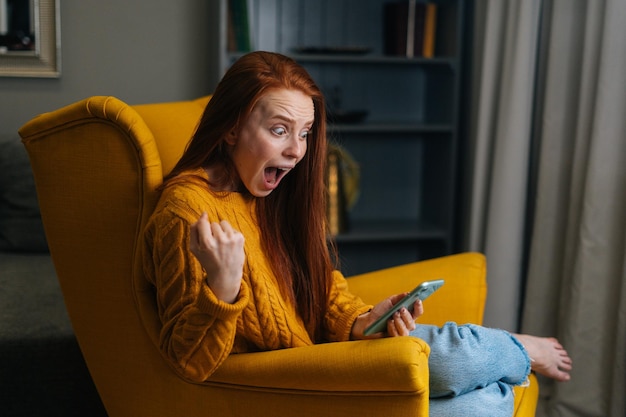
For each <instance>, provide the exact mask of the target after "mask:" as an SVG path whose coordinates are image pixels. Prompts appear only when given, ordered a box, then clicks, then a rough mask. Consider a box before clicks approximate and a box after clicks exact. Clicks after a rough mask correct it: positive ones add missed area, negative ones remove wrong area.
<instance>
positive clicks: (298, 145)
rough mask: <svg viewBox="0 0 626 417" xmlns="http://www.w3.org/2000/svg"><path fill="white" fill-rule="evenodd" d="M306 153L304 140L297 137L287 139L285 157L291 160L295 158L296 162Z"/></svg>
mask: <svg viewBox="0 0 626 417" xmlns="http://www.w3.org/2000/svg"><path fill="white" fill-rule="evenodd" d="M305 152H306V140H303V139H302V138H298V137H295V138H294V137H292V138H290V139H289V142H288V145H287V147H286V148H285V153H286V155H287V156H289V157H291V158H295V159H296V160H298V161H299V160H300V159H302V157H303V156H304V153H305Z"/></svg>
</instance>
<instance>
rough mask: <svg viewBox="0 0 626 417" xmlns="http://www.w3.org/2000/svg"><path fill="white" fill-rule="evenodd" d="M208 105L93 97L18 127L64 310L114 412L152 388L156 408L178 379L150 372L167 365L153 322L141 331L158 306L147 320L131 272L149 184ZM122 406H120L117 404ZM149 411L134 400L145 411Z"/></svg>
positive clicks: (150, 200) (141, 291)
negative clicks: (135, 102)
mask: <svg viewBox="0 0 626 417" xmlns="http://www.w3.org/2000/svg"><path fill="white" fill-rule="evenodd" d="M207 101H208V97H205V98H203V99H199V100H196V101H187V102H177V103H167V104H154V105H142V106H136V107H135V108H132V107H131V106H128V105H127V104H125V103H123V102H122V101H120V100H118V99H116V98H113V97H92V98H89V99H86V100H83V101H81V102H78V103H75V104H72V105H70V106H67V107H64V108H62V109H60V110H57V111H54V112H51V113H46V114H43V115H41V116H38V117H37V118H35V119H33V120H32V121H31V122H29V123H27V124H26V125H24V126H23V127H22V128H21V129H20V135H21V136H22V139H23V142H24V144H25V146H26V149H27V151H28V153H29V156H30V159H31V165H32V168H33V173H34V177H35V183H36V187H37V193H38V198H39V203H40V208H41V214H42V219H43V222H44V228H45V231H46V236H47V239H48V244H49V248H50V253H51V256H52V259H53V262H54V265H55V268H56V271H57V276H58V279H59V282H60V285H61V289H62V291H63V294H64V297H65V303H66V306H67V310H68V314H69V317H70V320H71V322H72V325H73V327H74V331H75V333H76V335H77V339H78V342H79V344H80V347H81V350H82V352H83V355H84V357H85V360H86V362H87V364H88V367H89V370H90V372H91V375H92V377H93V379H94V382H95V384H96V386H97V388H98V391H99V393H100V395H101V397H102V400H103V402H104V404H105V407H106V408H107V411H108V413H109V415H110V416H115V415H128V414H127V413H128V410H129V409H132V407H133V406H132V404H130V405H129V404H128V402H129V401H130V402H132V401H133V400H132V399H131V398H132V395H129V393H132V391H133V390H143V391H144V392H143V394H144V395H142V396H141V397H142V398H145V397H146V395H145V394H146V392H151V391H152V392H153V393H152V394H148V396H150V397H153V398H154V402H155V404H154V406H155V410H158V405H159V401H160V400H159V398H158V397H159V395H160V394H159V391H162V390H165V387H171V384H169V381H168V378H175V377H174V373H173V372H170V371H169V369H168V370H167V371H166V372H162V377H160V378H159V381H154V378H153V377H152V374H153V371H152V370H153V369H155V368H156V369H159V368H167V365H166V363H165V361H163V360H162V359H161V358H160V356H159V353H158V350H157V349H155V347H154V339H155V338H156V337H157V333H156V332H158V327H152V328H150V326H148V332H147V333H146V331H145V326H144V324H146V322H147V323H148V324H150V323H151V322H152V323H153V324H154V325H155V326H156V325H157V323H156V312H155V311H156V310H153V311H154V313H153V316H154V317H151V316H150V315H149V314H148V317H143V320H144V323H142V322H141V321H142V318H140V316H139V315H138V314H137V307H136V306H137V305H139V306H140V308H139V310H140V312H144V311H149V310H150V309H144V308H141V305H142V304H145V303H151V302H152V303H153V301H152V299H153V298H152V297H151V296H150V294H149V293H148V292H147V291H149V289H147V288H141V287H138V288H133V286H134V285H136V284H139V285H142V280H139V279H138V280H136V281H135V282H133V278H132V277H133V276H137V274H134V268H135V267H136V266H135V265H134V263H135V253H136V251H137V249H138V247H139V242H140V240H139V238H140V234H141V230H142V228H143V225H144V224H145V222H146V220H147V218H148V217H149V216H150V214H151V213H152V211H153V209H154V206H155V204H156V198H157V193H156V192H155V190H156V188H157V187H158V186H159V185H160V184H161V182H162V180H163V173H164V172H169V170H171V169H172V167H173V165H174V164H175V162H176V160H178V158H179V157H180V155H181V154H182V152H183V150H184V147H185V145H186V143H187V142H188V140H189V138H190V137H191V134H192V132H193V130H194V129H195V127H196V124H197V122H198V120H199V118H200V116H201V114H202V111H203V109H204V105H205V104H206V102H207ZM162 156H163V158H162ZM143 285H145V284H143ZM135 297H137V299H136V300H135ZM136 302H137V303H138V304H137V303H136ZM148 334H149V336H148ZM150 339H153V340H150ZM121 370H127V374H125V372H124V371H121ZM151 379H152V380H151ZM168 389H169V388H168ZM165 395H167V394H165ZM171 395H175V394H171ZM138 401H139V400H138ZM120 404H124V411H119V410H117V409H116V407H121V405H120ZM149 408H150V407H146V405H145V404H138V405H137V410H141V415H149ZM162 411H165V410H162ZM180 411H181V412H182V410H180ZM146 412H148V414H145V413H146ZM157 414H158V412H157ZM157 414H153V415H157ZM182 414H184V413H182ZM182 414H181V415H182ZM135 415H140V414H135Z"/></svg>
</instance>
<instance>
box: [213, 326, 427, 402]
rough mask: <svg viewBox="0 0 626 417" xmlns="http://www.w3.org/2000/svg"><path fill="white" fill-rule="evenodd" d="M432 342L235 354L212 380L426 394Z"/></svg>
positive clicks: (372, 343)
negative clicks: (428, 343)
mask: <svg viewBox="0 0 626 417" xmlns="http://www.w3.org/2000/svg"><path fill="white" fill-rule="evenodd" d="M429 353H430V348H429V346H428V345H427V344H426V343H425V342H424V341H422V340H420V339H417V338H412V337H398V338H386V339H376V340H361V341H354V342H337V343H327V344H320V345H314V346H306V347H300V348H292V349H283V350H276V351H270V352H258V353H243V354H235V355H231V356H230V357H229V358H228V359H227V360H226V361H225V362H224V363H223V364H222V365H221V366H220V367H219V368H218V370H217V371H216V372H215V373H214V374H213V375H212V376H211V378H210V379H209V381H208V383H209V384H212V383H217V384H228V385H231V386H239V387H248V388H263V389H277V390H297V391H309V392H312V391H317V392H352V393H354V392H355V391H357V392H358V391H360V392H363V393H380V394H384V393H386V394H390V393H404V394H412V395H416V394H418V395H419V394H423V395H424V399H425V400H426V401H427V400H428V354H429Z"/></svg>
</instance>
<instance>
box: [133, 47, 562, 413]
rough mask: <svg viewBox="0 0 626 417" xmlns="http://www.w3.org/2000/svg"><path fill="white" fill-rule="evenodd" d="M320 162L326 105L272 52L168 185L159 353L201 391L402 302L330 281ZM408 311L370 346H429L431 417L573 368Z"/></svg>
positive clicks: (158, 214)
mask: <svg viewBox="0 0 626 417" xmlns="http://www.w3.org/2000/svg"><path fill="white" fill-rule="evenodd" d="M325 160H326V115H325V105H324V97H323V96H322V93H321V91H320V90H319V88H318V87H317V86H316V85H315V83H314V81H313V80H312V79H311V77H310V76H309V75H308V74H307V72H306V71H305V70H304V69H303V68H302V67H301V66H299V65H298V64H297V63H295V62H294V61H293V60H291V59H290V58H288V57H285V56H283V55H280V54H275V53H268V52H253V53H250V54H248V55H245V56H244V57H242V58H240V59H239V60H238V61H237V62H236V63H235V64H234V65H233V66H232V67H231V68H230V69H229V70H228V72H227V73H226V75H225V76H224V78H223V79H222V81H221V82H220V83H219V85H218V86H217V88H216V90H215V93H214V95H213V98H212V99H211V101H210V102H209V103H208V105H207V107H206V109H205V112H204V114H203V116H202V119H201V121H200V124H199V126H198V128H197V130H196V132H195V134H194V136H193V138H192V140H191V142H190V143H189V145H188V148H187V149H186V151H185V153H184V155H183V156H182V158H181V159H180V161H179V162H178V164H177V165H176V167H175V168H174V169H173V171H172V173H171V174H170V175H169V176H168V177H167V178H166V181H165V183H164V186H163V192H162V195H161V198H160V201H159V204H158V206H157V209H156V210H155V212H154V214H153V216H152V217H151V220H150V222H149V224H148V227H147V229H146V232H145V245H146V246H145V248H146V251H145V257H144V267H145V271H146V274H147V276H148V277H149V278H150V279H151V281H152V283H153V284H154V286H155V288H156V294H157V302H158V308H159V314H160V318H161V321H162V331H161V349H162V350H163V352H164V353H165V355H166V357H167V358H168V359H169V360H170V361H171V363H172V365H173V366H174V368H175V369H177V370H178V372H179V373H180V374H181V375H183V376H185V377H186V378H188V379H191V380H194V381H204V380H206V379H207V378H209V377H210V376H211V374H212V373H213V372H214V371H215V370H216V369H217V368H218V367H219V366H220V364H221V363H222V362H223V361H224V360H225V359H226V358H227V357H228V355H230V354H231V353H238V352H251V351H262V350H272V349H282V348H291V347H297V346H305V345H311V344H313V343H317V342H322V341H324V342H328V341H331V342H332V341H345V340H350V339H352V340H355V339H363V338H365V337H364V336H363V331H364V329H365V328H366V327H367V326H368V325H369V324H371V323H372V322H373V321H374V320H376V318H378V317H380V316H381V315H382V314H383V313H384V312H385V311H387V310H388V309H389V308H390V307H391V306H392V305H393V304H395V303H396V302H398V301H399V299H400V298H401V297H402V296H403V295H404V294H398V295H396V296H393V297H390V298H388V299H386V300H383V301H382V302H381V303H379V304H378V305H376V306H374V307H373V308H372V306H369V305H365V304H364V303H363V302H362V301H361V300H360V299H359V298H358V297H356V296H354V295H352V294H350V293H349V291H348V289H347V283H346V280H345V279H344V277H343V276H342V275H341V273H340V272H338V271H336V270H334V268H333V264H332V261H331V254H330V253H329V249H328V246H327V241H326V232H327V230H326V223H325V190H324V182H323V178H324V175H323V174H324V164H325ZM413 311H414V312H413V313H410V312H409V311H407V310H406V309H403V310H402V311H401V312H400V313H397V314H396V316H395V317H393V318H392V319H391V320H389V321H388V323H387V331H386V332H385V333H379V334H377V335H374V336H372V337H393V336H401V335H412V336H416V337H420V338H422V339H424V340H425V341H426V342H428V343H429V344H430V346H431V355H430V358H429V367H430V378H431V382H430V389H431V391H430V392H431V398H432V400H431V407H430V408H431V414H432V415H467V414H466V413H467V410H468V409H477V410H485V409H486V408H485V407H488V409H489V410H490V412H491V413H492V414H490V415H511V413H512V404H513V400H512V391H511V385H516V384H522V383H524V381H525V380H526V378H527V376H528V373H529V372H530V369H531V367H532V369H535V370H536V371H537V372H539V373H542V374H544V375H547V376H549V377H552V378H556V379H558V380H567V379H569V373H568V372H569V370H570V369H571V360H570V358H569V357H568V355H567V353H566V352H565V350H564V349H563V348H562V347H561V345H560V344H559V343H558V342H557V341H556V340H555V339H551V338H549V339H548V338H538V337H533V336H528V335H511V334H509V333H507V332H504V331H501V330H494V329H487V328H484V327H480V326H473V325H466V326H456V325H455V324H452V323H449V324H447V325H446V326H444V327H442V328H437V327H434V326H427V325H420V324H417V325H416V324H415V319H416V318H417V317H418V316H420V315H421V314H422V313H423V306H422V304H421V302H419V301H418V302H417V303H416V304H415V306H414V309H413ZM531 357H532V358H533V359H532V360H531V359H530V358H531ZM468 407H469V408H468ZM455 409H458V410H464V411H463V412H461V413H460V414H455V411H454V410H455ZM479 414H480V415H484V414H483V413H481V412H479Z"/></svg>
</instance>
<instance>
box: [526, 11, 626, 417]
mask: <svg viewBox="0 0 626 417" xmlns="http://www.w3.org/2000/svg"><path fill="white" fill-rule="evenodd" d="M550 3H551V4H550V7H549V8H547V9H546V14H545V15H544V19H545V20H544V22H545V25H544V27H545V30H544V31H543V32H542V33H545V34H546V39H545V43H546V49H545V54H544V57H545V60H543V59H542V61H543V62H545V65H542V66H541V67H540V74H539V77H540V78H541V79H543V80H545V81H544V82H543V85H544V88H542V89H541V90H540V91H538V93H539V94H540V95H541V96H540V97H539V98H540V102H541V108H542V110H541V113H540V116H539V117H538V118H537V120H536V122H537V128H538V130H539V135H538V139H539V140H540V147H539V153H538V159H539V171H538V182H537V192H536V199H535V200H534V207H535V209H534V211H535V215H534V224H533V233H532V238H531V251H530V258H529V273H528V284H527V291H526V299H525V302H524V314H523V327H522V330H523V331H524V332H528V333H535V334H554V335H557V336H558V337H559V339H560V340H561V341H562V342H563V343H564V344H565V346H566V347H567V349H568V350H569V352H570V354H571V355H572V358H573V360H574V363H575V368H574V373H573V374H572V376H573V380H572V381H571V382H570V383H567V384H552V383H550V382H547V381H542V385H541V396H542V403H541V409H542V410H541V413H540V414H539V415H549V416H598V417H600V416H626V409H625V405H624V404H625V403H624V398H625V397H626V366H625V365H626V1H625V0H604V1H600V0H595V1H583V0H560V1H552V2H550Z"/></svg>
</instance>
